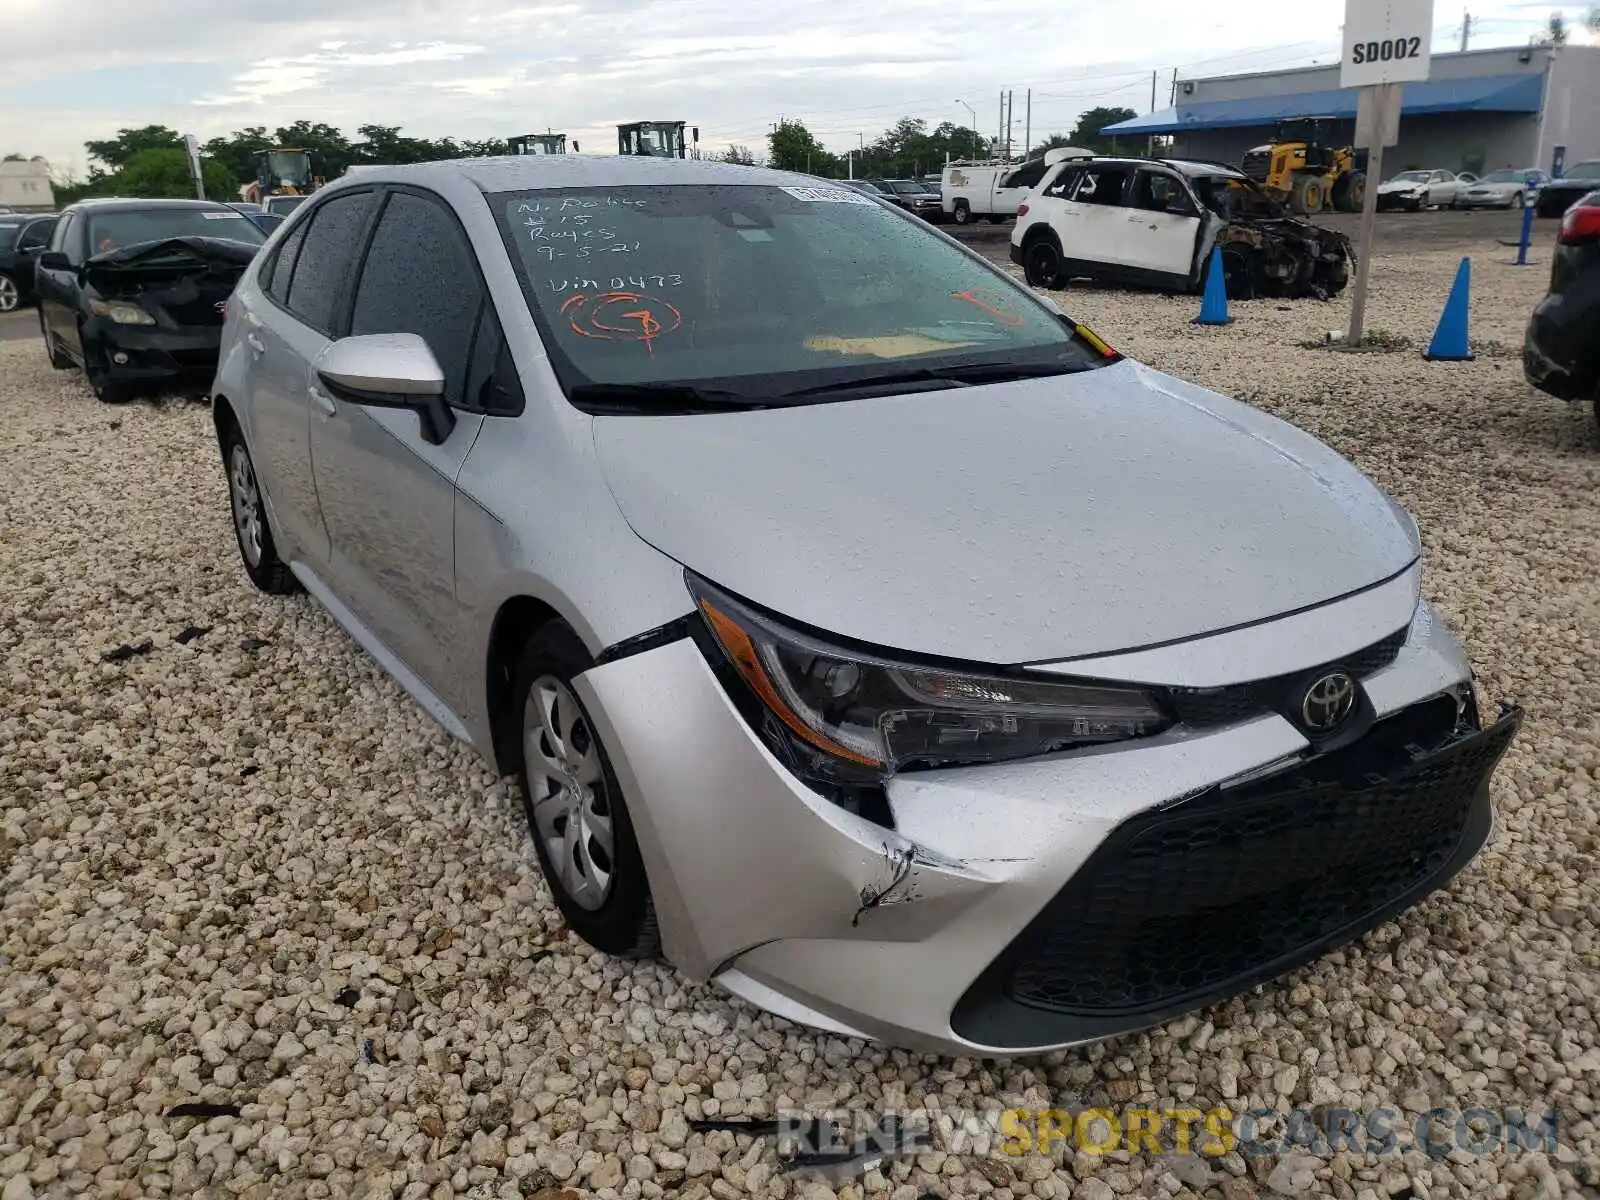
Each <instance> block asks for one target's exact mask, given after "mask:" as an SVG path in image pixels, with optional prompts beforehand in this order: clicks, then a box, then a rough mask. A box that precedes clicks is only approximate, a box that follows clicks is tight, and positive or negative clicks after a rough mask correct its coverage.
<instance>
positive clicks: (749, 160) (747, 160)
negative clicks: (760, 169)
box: [722, 146, 756, 167]
mask: <svg viewBox="0 0 1600 1200" xmlns="http://www.w3.org/2000/svg"><path fill="white" fill-rule="evenodd" d="M722 161H723V162H725V163H736V164H738V165H739V166H741V167H753V166H755V165H756V156H755V155H754V154H752V153H750V147H748V146H729V147H728V149H727V151H726V152H725V153H724V154H723V156H722Z"/></svg>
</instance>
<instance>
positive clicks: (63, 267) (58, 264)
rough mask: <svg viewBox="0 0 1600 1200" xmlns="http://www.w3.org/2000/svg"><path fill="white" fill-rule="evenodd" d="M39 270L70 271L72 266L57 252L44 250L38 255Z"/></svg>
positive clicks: (63, 255)
mask: <svg viewBox="0 0 1600 1200" xmlns="http://www.w3.org/2000/svg"><path fill="white" fill-rule="evenodd" d="M39 268H40V269H41V270H44V271H70V270H72V264H71V263H70V262H69V261H67V256H66V255H65V254H63V253H61V251H59V250H46V251H45V252H44V253H43V254H41V255H39Z"/></svg>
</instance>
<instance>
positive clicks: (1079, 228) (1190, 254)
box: [1011, 158, 1351, 299]
mask: <svg viewBox="0 0 1600 1200" xmlns="http://www.w3.org/2000/svg"><path fill="white" fill-rule="evenodd" d="M1214 246H1215V247H1220V248H1221V252H1222V265H1223V270H1224V271H1225V272H1226V278H1225V282H1226V286H1227V289H1228V295H1229V296H1230V297H1234V298H1237V299H1251V298H1254V297H1257V296H1317V297H1320V298H1324V299H1325V298H1327V297H1328V296H1331V295H1334V294H1335V293H1337V292H1339V291H1341V290H1342V289H1343V288H1344V286H1345V284H1346V283H1348V282H1349V278H1350V261H1351V257H1350V243H1349V239H1348V238H1346V237H1345V236H1344V235H1343V234H1341V233H1338V232H1336V231H1334V230H1331V229H1323V228H1320V227H1319V226H1316V225H1313V224H1311V223H1310V222H1308V221H1304V220H1301V219H1299V218H1297V217H1292V216H1290V215H1289V214H1288V213H1287V212H1286V211H1285V210H1284V207H1283V205H1282V204H1280V203H1279V202H1278V201H1276V200H1274V199H1272V198H1271V197H1270V196H1269V195H1268V194H1267V192H1266V191H1265V190H1264V189H1263V188H1262V187H1261V185H1260V184H1258V183H1256V182H1255V181H1253V180H1251V179H1250V178H1248V177H1247V176H1246V175H1245V174H1244V172H1242V171H1239V170H1236V169H1234V168H1233V167H1228V166H1224V165H1222V164H1220V163H1209V162H1188V161H1183V160H1177V159H1148V158H1092V159H1087V160H1077V159H1069V160H1062V161H1058V162H1057V163H1055V164H1054V165H1053V166H1052V167H1050V169H1049V170H1048V171H1047V172H1046V173H1045V176H1044V178H1043V180H1042V181H1041V183H1040V186H1039V187H1038V188H1037V189H1036V190H1035V191H1033V192H1032V193H1030V194H1029V196H1028V199H1027V200H1026V201H1024V202H1023V204H1022V206H1021V207H1020V208H1018V209H1017V223H1016V227H1015V228H1014V229H1012V231H1011V260H1012V261H1013V262H1015V263H1018V264H1020V265H1021V266H1022V268H1023V271H1024V272H1025V274H1026V275H1027V278H1028V282H1029V283H1031V284H1033V285H1034V286H1035V287H1045V288H1062V287H1065V286H1066V285H1067V283H1068V282H1069V281H1070V280H1072V279H1076V278H1085V279H1095V280H1100V281H1102V282H1105V283H1114V284H1121V285H1124V286H1131V287H1149V288H1160V289H1164V290H1169V291H1180V292H1181V291H1196V290H1198V289H1200V288H1201V287H1203V286H1204V284H1205V276H1206V271H1207V270H1208V269H1209V263H1210V262H1211V252H1212V248H1213V247H1214Z"/></svg>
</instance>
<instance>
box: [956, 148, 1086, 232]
mask: <svg viewBox="0 0 1600 1200" xmlns="http://www.w3.org/2000/svg"><path fill="white" fill-rule="evenodd" d="M1089 156H1090V151H1088V150H1079V149H1077V148H1076V147H1074V146H1058V147H1055V148H1054V149H1051V150H1047V151H1045V153H1044V154H1043V155H1042V156H1041V157H1039V158H1030V159H1029V160H1028V161H1027V162H1024V163H1000V162H975V163H967V162H954V163H950V164H949V165H948V166H946V167H945V169H944V177H943V186H942V187H941V188H940V208H941V209H942V210H943V211H944V213H945V214H946V215H947V216H948V217H949V218H950V219H951V220H953V221H954V222H955V223H956V224H957V225H967V224H970V223H971V222H973V221H976V220H978V219H979V218H985V217H986V218H988V219H989V220H990V221H993V222H995V223H996V224H998V223H999V222H1001V221H1005V220H1007V219H1009V218H1011V217H1014V216H1016V215H1017V206H1018V205H1020V204H1021V203H1022V201H1023V199H1024V198H1025V197H1026V196H1027V194H1028V193H1029V192H1030V191H1032V190H1033V189H1034V188H1036V187H1038V186H1039V183H1040V181H1041V180H1043V179H1044V175H1045V172H1046V171H1048V170H1049V169H1050V168H1051V167H1053V166H1055V165H1056V164H1057V163H1059V162H1065V161H1066V160H1068V159H1073V158H1088V157H1089Z"/></svg>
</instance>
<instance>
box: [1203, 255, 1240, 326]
mask: <svg viewBox="0 0 1600 1200" xmlns="http://www.w3.org/2000/svg"><path fill="white" fill-rule="evenodd" d="M1232 320H1233V318H1232V317H1230V316H1229V315H1228V284H1227V281H1226V280H1225V279H1224V278H1223V275H1222V247H1221V246H1213V247H1211V261H1210V262H1209V263H1207V264H1206V291H1205V295H1204V296H1202V297H1201V299H1200V315H1199V316H1198V317H1196V318H1195V319H1194V323H1195V324H1196V325H1226V324H1228V323H1229V322H1230V321H1232Z"/></svg>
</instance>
